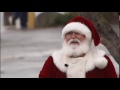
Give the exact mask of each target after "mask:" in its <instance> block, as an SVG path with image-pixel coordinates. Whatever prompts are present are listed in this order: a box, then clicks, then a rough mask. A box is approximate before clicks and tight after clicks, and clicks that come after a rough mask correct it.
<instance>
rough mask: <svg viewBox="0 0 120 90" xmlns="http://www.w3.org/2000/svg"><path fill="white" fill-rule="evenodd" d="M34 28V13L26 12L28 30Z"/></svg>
mask: <svg viewBox="0 0 120 90" xmlns="http://www.w3.org/2000/svg"><path fill="white" fill-rule="evenodd" d="M34 28H35V12H28V29H34Z"/></svg>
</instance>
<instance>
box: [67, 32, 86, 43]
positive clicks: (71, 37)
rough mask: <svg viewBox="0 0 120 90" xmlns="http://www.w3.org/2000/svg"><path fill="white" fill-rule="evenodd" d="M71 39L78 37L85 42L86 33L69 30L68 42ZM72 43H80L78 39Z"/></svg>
mask: <svg viewBox="0 0 120 90" xmlns="http://www.w3.org/2000/svg"><path fill="white" fill-rule="evenodd" d="M71 39H78V40H79V41H80V42H83V41H84V40H85V35H83V34H80V33H78V32H73V31H71V32H68V33H67V34H66V35H65V40H66V42H68V41H70V40H71ZM70 44H72V45H79V44H80V43H79V42H78V41H72V42H71V43H70Z"/></svg>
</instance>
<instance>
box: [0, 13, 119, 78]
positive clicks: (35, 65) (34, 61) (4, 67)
mask: <svg viewBox="0 0 120 90" xmlns="http://www.w3.org/2000/svg"><path fill="white" fill-rule="evenodd" d="M11 13H12V12H8V13H6V14H5V13H4V14H3V13H1V18H2V19H1V20H2V21H1V26H2V27H1V77H2V78H38V74H39V72H40V70H41V69H42V66H43V64H44V62H45V60H46V59H47V58H48V56H50V55H51V54H52V52H54V51H55V50H58V49H60V48H61V46H62V45H61V44H62V43H61V41H62V39H61V32H62V28H63V27H64V26H65V24H66V22H67V21H68V20H69V18H66V21H64V22H63V21H61V22H63V23H62V24H60V20H61V19H60V20H58V18H57V16H58V17H59V18H61V15H62V16H63V15H64V12H60V13H52V12H51V13H42V14H41V13H40V12H36V14H35V15H33V13H29V16H28V18H27V19H28V21H29V22H27V23H28V25H27V26H25V25H23V26H25V27H22V26H21V25H20V21H16V22H15V25H12V24H11V23H12V17H11V15H12V14H11ZM47 15H49V16H47ZM75 15H76V13H75V14H72V15H71V17H73V16H75ZM5 17H6V18H5ZM30 17H36V18H35V19H30ZM48 17H49V18H48ZM53 17H56V18H57V20H58V21H57V20H56V19H54V18H53ZM71 17H70V18H71ZM53 21H55V22H53ZM114 22H115V23H110V25H111V27H112V28H113V30H114V32H115V34H117V36H118V37H119V23H116V21H114ZM57 23H58V24H57ZM99 48H100V49H103V50H105V51H106V52H107V55H108V56H110V58H113V57H112V55H111V54H110V52H109V50H108V49H107V48H106V47H105V46H104V45H102V44H100V45H99ZM112 62H113V63H114V65H115V67H116V68H119V65H118V63H117V62H116V61H115V60H113V61H112ZM117 73H119V72H117Z"/></svg>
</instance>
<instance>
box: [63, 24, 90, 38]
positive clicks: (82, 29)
mask: <svg viewBox="0 0 120 90" xmlns="http://www.w3.org/2000/svg"><path fill="white" fill-rule="evenodd" d="M70 31H76V32H78V33H81V34H83V35H85V36H86V38H87V39H91V37H92V33H91V30H90V29H89V28H88V27H87V26H86V25H85V24H83V23H81V22H71V23H69V24H67V25H66V26H65V27H64V28H63V30H62V36H61V37H62V38H64V37H65V34H66V33H68V32H70Z"/></svg>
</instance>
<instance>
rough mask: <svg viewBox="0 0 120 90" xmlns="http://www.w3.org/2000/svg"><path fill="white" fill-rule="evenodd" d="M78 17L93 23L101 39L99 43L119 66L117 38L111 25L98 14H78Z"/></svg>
mask: <svg viewBox="0 0 120 90" xmlns="http://www.w3.org/2000/svg"><path fill="white" fill-rule="evenodd" d="M80 15H81V16H83V17H85V18H88V19H90V20H91V21H92V22H93V24H94V25H95V27H96V29H97V31H98V33H99V35H100V37H101V43H102V44H103V45H105V46H106V48H107V49H108V50H109V52H110V53H111V55H112V56H113V57H114V59H115V60H116V62H117V63H118V64H119V61H120V60H119V51H120V49H119V37H118V36H117V34H116V33H115V32H114V30H113V29H112V27H111V25H110V24H109V23H108V22H107V21H106V20H105V19H104V18H103V16H102V15H101V14H100V13H99V12H80Z"/></svg>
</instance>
